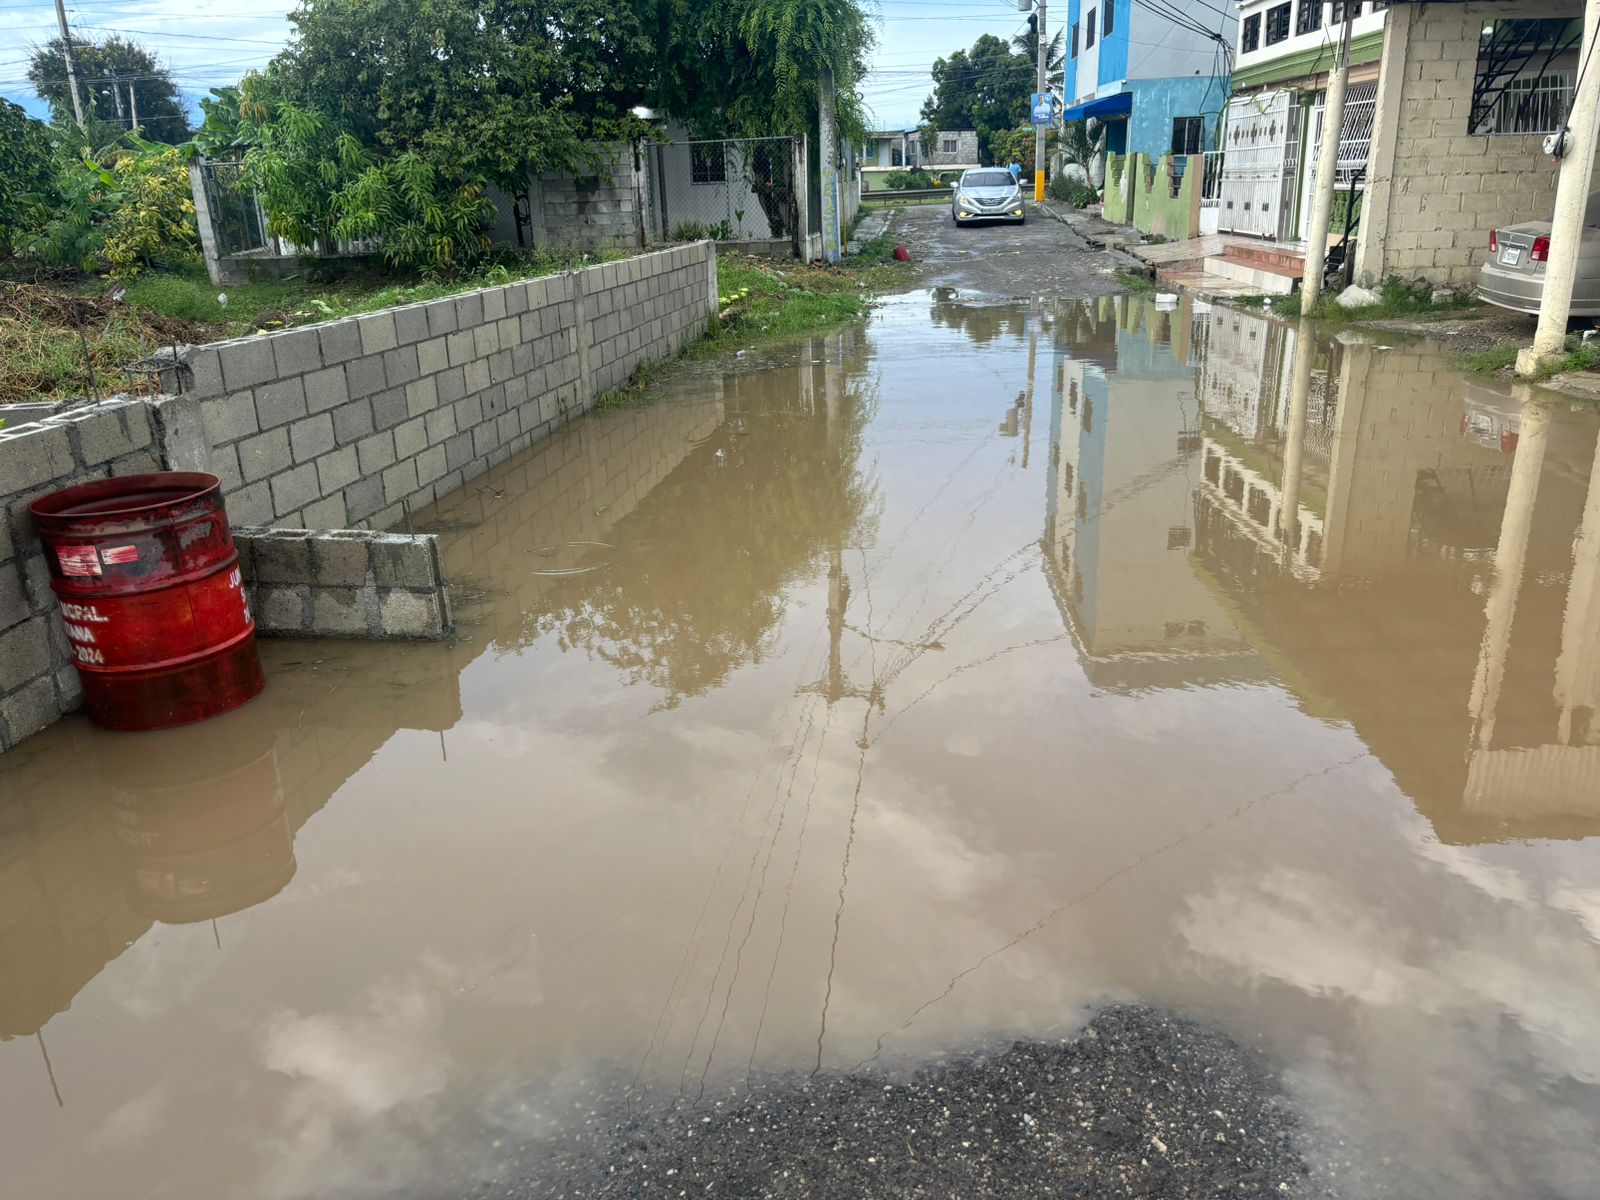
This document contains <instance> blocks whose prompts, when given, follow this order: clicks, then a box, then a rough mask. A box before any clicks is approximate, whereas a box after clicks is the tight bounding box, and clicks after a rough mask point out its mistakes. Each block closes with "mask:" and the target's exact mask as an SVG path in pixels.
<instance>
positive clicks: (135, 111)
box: [128, 83, 139, 129]
mask: <svg viewBox="0 0 1600 1200" xmlns="http://www.w3.org/2000/svg"><path fill="white" fill-rule="evenodd" d="M128 108H129V110H130V111H131V113H132V116H133V124H132V125H130V126H129V128H130V129H137V128H139V96H138V93H136V92H135V91H134V90H133V84H131V83H130V84H129V85H128Z"/></svg>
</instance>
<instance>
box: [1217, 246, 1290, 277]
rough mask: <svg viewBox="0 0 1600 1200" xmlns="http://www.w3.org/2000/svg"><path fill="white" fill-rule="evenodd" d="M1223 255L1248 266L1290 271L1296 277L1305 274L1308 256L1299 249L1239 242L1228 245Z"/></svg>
mask: <svg viewBox="0 0 1600 1200" xmlns="http://www.w3.org/2000/svg"><path fill="white" fill-rule="evenodd" d="M1222 257H1224V258H1226V259H1229V260H1230V261H1232V262H1236V263H1239V264H1240V265H1241V266H1246V267H1261V268H1264V269H1267V270H1275V271H1288V272H1291V273H1292V274H1293V275H1294V277H1295V278H1296V279H1299V278H1301V277H1302V276H1304V274H1305V269H1306V256H1305V254H1304V253H1302V252H1301V251H1299V250H1288V249H1284V248H1283V247H1280V246H1241V245H1238V244H1237V243H1233V244H1230V245H1228V246H1226V247H1225V248H1224V249H1223V251H1222Z"/></svg>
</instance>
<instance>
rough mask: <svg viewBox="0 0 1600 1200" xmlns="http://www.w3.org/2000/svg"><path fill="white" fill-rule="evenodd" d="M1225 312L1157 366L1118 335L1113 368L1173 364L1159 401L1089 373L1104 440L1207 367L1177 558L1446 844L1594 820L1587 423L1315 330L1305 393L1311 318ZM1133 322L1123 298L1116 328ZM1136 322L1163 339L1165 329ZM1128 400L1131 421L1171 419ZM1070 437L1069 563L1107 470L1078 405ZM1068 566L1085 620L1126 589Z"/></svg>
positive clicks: (1159, 432) (1198, 386) (1201, 376)
mask: <svg viewBox="0 0 1600 1200" xmlns="http://www.w3.org/2000/svg"><path fill="white" fill-rule="evenodd" d="M1218 315H1219V313H1218V312H1211V313H1204V312H1202V313H1200V314H1198V315H1195V316H1194V317H1193V320H1192V322H1191V328H1192V329H1193V331H1194V337H1193V340H1192V349H1191V351H1190V352H1189V357H1190V358H1191V359H1192V361H1186V360H1185V357H1184V356H1181V355H1177V354H1172V353H1169V354H1168V355H1167V363H1166V365H1165V367H1164V368H1160V369H1157V371H1155V372H1153V371H1152V368H1151V367H1150V365H1149V364H1148V363H1146V362H1145V360H1144V359H1143V358H1142V357H1141V356H1140V355H1139V354H1138V353H1134V352H1132V351H1131V350H1130V352H1129V353H1127V354H1124V353H1122V349H1123V347H1122V344H1121V342H1120V341H1119V343H1118V354H1117V362H1116V366H1117V367H1118V368H1119V369H1120V368H1121V366H1122V364H1124V363H1126V364H1128V365H1129V366H1130V367H1131V372H1132V374H1133V375H1135V376H1136V377H1141V376H1143V377H1148V376H1150V375H1151V374H1152V373H1159V370H1161V369H1164V370H1166V371H1168V372H1169V373H1170V374H1171V379H1170V380H1169V388H1168V391H1167V393H1166V395H1165V399H1164V401H1161V400H1159V399H1158V397H1157V396H1156V395H1154V394H1143V395H1141V393H1139V392H1138V391H1137V385H1136V388H1135V390H1134V391H1130V392H1127V393H1124V392H1122V391H1120V390H1119V389H1118V388H1117V387H1116V386H1115V384H1114V382H1113V381H1112V380H1109V379H1108V380H1106V381H1105V382H1104V383H1100V382H1095V381H1093V375H1094V372H1093V370H1092V369H1091V368H1089V367H1087V366H1086V367H1084V368H1082V369H1081V374H1082V375H1083V377H1084V380H1085V386H1086V387H1090V388H1092V389H1096V390H1098V391H1099V392H1100V393H1101V394H1102V395H1103V397H1104V399H1103V400H1102V402H1101V404H1102V408H1105V407H1109V408H1110V409H1111V410H1112V412H1111V413H1110V414H1109V415H1110V416H1111V418H1112V419H1111V421H1109V422H1107V425H1106V428H1107V429H1108V430H1109V431H1110V432H1109V434H1108V436H1111V437H1115V436H1117V433H1118V426H1117V423H1116V417H1117V415H1118V414H1117V411H1116V410H1117V409H1118V408H1119V406H1122V405H1123V404H1124V402H1123V400H1122V397H1123V396H1124V395H1127V396H1128V397H1130V399H1129V400H1128V401H1127V402H1126V407H1129V408H1135V409H1137V408H1139V407H1140V406H1141V405H1143V406H1144V407H1150V406H1153V405H1156V404H1158V403H1163V404H1164V407H1165V409H1166V410H1167V412H1166V415H1165V421H1166V423H1167V424H1168V425H1170V424H1172V423H1179V424H1186V423H1187V422H1188V421H1189V420H1191V418H1189V417H1188V416H1186V415H1184V414H1185V405H1186V404H1187V399H1186V397H1185V396H1184V394H1183V390H1182V389H1183V382H1184V380H1186V379H1187V380H1192V381H1193V386H1194V388H1195V393H1196V396H1197V398H1198V404H1199V408H1200V410H1201V415H1200V425H1201V428H1202V430H1203V435H1202V439H1201V451H1200V453H1201V470H1200V471H1199V473H1198V478H1197V479H1196V480H1192V481H1190V493H1191V496H1192V502H1193V511H1194V520H1193V524H1192V530H1193V538H1194V541H1193V545H1192V547H1191V548H1190V549H1189V550H1187V551H1186V552H1185V557H1186V558H1187V559H1188V563H1187V565H1188V567H1189V569H1190V570H1191V571H1192V572H1193V574H1194V576H1195V578H1196V579H1198V580H1200V581H1202V584H1203V586H1204V587H1205V588H1207V589H1209V590H1210V592H1211V593H1212V594H1214V595H1215V596H1216V597H1217V598H1218V601H1219V603H1220V604H1221V605H1222V606H1223V607H1224V608H1225V609H1226V611H1227V612H1228V613H1229V615H1230V618H1231V619H1232V621H1233V622H1234V627H1235V628H1236V629H1237V630H1238V631H1239V635H1240V636H1241V637H1242V638H1243V639H1245V640H1247V641H1248V642H1249V643H1250V644H1251V645H1253V646H1254V647H1255V648H1256V649H1257V651H1258V652H1259V653H1260V654H1261V656H1262V657H1263V658H1264V659H1266V660H1267V661H1268V662H1270V663H1271V664H1272V667H1273V669H1274V671H1276V673H1277V674H1278V675H1279V677H1280V678H1281V679H1282V680H1283V682H1284V683H1285V684H1286V685H1287V686H1289V687H1291V688H1292V689H1293V690H1294V691H1295V692H1296V693H1297V694H1298V696H1299V697H1300V700H1301V703H1302V705H1303V706H1304V707H1305V708H1306V709H1307V711H1308V712H1311V713H1314V714H1316V715H1318V716H1322V717H1325V718H1329V719H1337V720H1342V721H1346V722H1348V723H1350V724H1351V725H1352V726H1353V727H1354V728H1355V730H1356V731H1357V732H1358V734H1359V735H1360V736H1361V738H1362V739H1363V741H1364V742H1365V743H1366V745H1367V746H1368V747H1369V748H1370V749H1371V751H1372V752H1373V753H1374V754H1375V755H1376V756H1377V757H1378V758H1379V759H1381V760H1382V761H1383V763H1384V764H1385V765H1386V766H1387V767H1388V769H1389V770H1390V771H1392V772H1393V773H1394V776H1395V778H1396V780H1397V781H1398V782H1399V784H1400V786H1401V787H1402V788H1403V789H1404V790H1405V791H1406V792H1407V793H1408V794H1409V795H1411V796H1412V798H1413V799H1414V801H1415V802H1416V804H1417V805H1418V807H1419V808H1420V809H1421V810H1422V811H1423V812H1424V813H1425V814H1426V815H1427V816H1428V817H1429V818H1430V819H1431V820H1432V822H1433V824H1434V827H1435V829H1436V830H1437V831H1438V833H1439V835H1440V836H1441V837H1442V838H1444V839H1446V840H1449V841H1456V842H1468V841H1481V840H1488V839H1501V838H1506V837H1537V836H1559V837H1580V836H1589V835H1592V834H1596V833H1600V748H1597V747H1600V728H1597V722H1596V721H1595V718H1594V710H1595V706H1596V702H1597V700H1600V495H1597V492H1600V480H1597V479H1595V478H1594V477H1593V471H1594V459H1595V454H1594V450H1595V437H1596V426H1595V422H1594V421H1593V419H1592V418H1588V417H1583V416H1578V415H1574V414H1570V413H1565V412H1562V411H1552V410H1548V409H1545V408H1542V407H1540V406H1537V405H1531V406H1530V405H1527V404H1523V403H1521V402H1519V401H1518V400H1517V399H1515V398H1513V397H1511V396H1508V395H1506V394H1504V393H1503V392H1497V391H1496V390H1495V389H1494V388H1493V387H1492V386H1490V385H1486V384H1484V383H1481V382H1474V381H1471V380H1465V379H1463V378H1462V377H1461V376H1459V375H1458V374H1456V373H1455V372H1452V371H1451V370H1449V368H1448V366H1447V365H1446V364H1445V363H1444V362H1443V361H1442V359H1440V358H1439V357H1438V356H1435V355H1432V354H1429V353H1426V352H1421V353H1419V352H1416V351H1413V350H1408V351H1406V352H1404V353H1398V352H1395V351H1391V350H1388V349H1386V348H1383V347H1379V346H1373V345H1361V344H1352V345H1343V344H1339V343H1327V344H1322V345H1319V346H1317V347H1315V349H1314V352H1313V355H1312V357H1311V359H1309V360H1308V370H1307V373H1306V387H1305V388H1304V394H1303V395H1301V396H1299V397H1298V398H1297V397H1296V396H1295V395H1294V391H1295V388H1294V370H1293V363H1294V361H1295V358H1296V355H1295V339H1296V336H1297V331H1296V329H1295V328H1293V327H1290V326H1286V325H1284V324H1282V323H1280V322H1276V321H1272V320H1270V319H1267V318H1264V317H1258V316H1255V315H1253V314H1249V313H1238V312H1226V313H1222V314H1221V315H1222V319H1221V320H1220V321H1219V320H1218ZM1131 324H1132V323H1131V322H1130V321H1129V320H1128V319H1127V316H1126V314H1125V313H1124V314H1123V315H1122V317H1121V320H1120V322H1119V329H1120V331H1121V335H1124V336H1125V335H1126V333H1127V331H1128V329H1129V327H1130V325H1131ZM1142 329H1143V333H1144V335H1145V336H1144V342H1145V345H1146V347H1147V348H1148V349H1149V350H1152V351H1153V350H1157V349H1159V348H1161V347H1163V346H1166V345H1168V344H1170V343H1171V342H1172V338H1171V337H1170V334H1169V333H1167V332H1166V331H1164V330H1162V329H1161V328H1160V327H1159V326H1151V325H1150V324H1149V323H1144V324H1143V326H1142ZM1065 352H1066V353H1067V354H1070V353H1072V347H1070V346H1068V347H1067V348H1066V351H1065ZM1073 378H1074V374H1073V372H1071V371H1069V372H1068V374H1067V380H1068V384H1069V385H1070V383H1071V381H1072V379H1073ZM1065 390H1066V402H1067V404H1068V405H1070V400H1071V395H1072V392H1071V388H1070V386H1068V387H1067V388H1066V389H1065ZM1135 396H1138V397H1140V398H1139V399H1133V397H1135ZM1099 415H1100V414H1099V412H1097V413H1096V418H1097V419H1098V417H1099ZM1134 416H1135V418H1136V419H1135V420H1134V421H1133V422H1132V423H1131V424H1130V426H1129V427H1128V428H1129V430H1130V436H1132V434H1131V430H1136V429H1150V430H1153V431H1156V432H1155V433H1154V434H1153V435H1152V436H1153V437H1163V436H1165V434H1167V433H1169V432H1170V430H1169V429H1166V428H1164V427H1163V428H1158V427H1159V426H1160V425H1161V422H1160V421H1159V420H1157V419H1156V418H1154V417H1152V416H1150V415H1149V414H1146V413H1142V412H1136V413H1135V414H1134ZM1057 434H1058V445H1059V446H1060V447H1061V452H1062V459H1063V462H1064V463H1070V464H1071V468H1072V469H1071V470H1065V469H1064V470H1062V471H1061V472H1060V476H1059V478H1058V479H1057V480H1056V481H1055V484H1056V487H1055V489H1054V490H1053V492H1052V496H1051V501H1050V510H1051V515H1052V522H1053V528H1054V529H1055V530H1056V541H1057V543H1058V546H1059V553H1058V554H1057V555H1056V557H1057V558H1058V559H1064V558H1065V556H1066V555H1069V554H1070V555H1071V556H1072V557H1073V558H1074V559H1077V560H1081V559H1083V557H1084V538H1085V530H1084V528H1083V527H1082V525H1081V524H1080V525H1078V526H1072V525H1068V526H1066V527H1065V529H1064V533H1063V527H1062V525H1061V520H1060V514H1061V513H1062V512H1067V511H1071V510H1070V505H1071V504H1072V503H1073V502H1076V503H1078V504H1081V505H1084V506H1085V507H1086V509H1087V510H1088V511H1089V512H1093V511H1095V510H1096V508H1097V507H1099V506H1100V505H1101V504H1103V499H1104V498H1103V496H1101V495H1097V494H1096V493H1095V492H1094V491H1093V490H1092V489H1093V484H1092V483H1091V485H1090V487H1091V492H1090V495H1089V496H1088V497H1087V498H1085V497H1083V496H1081V495H1078V496H1071V495H1069V492H1070V490H1071V488H1072V486H1073V485H1074V484H1077V485H1078V487H1079V488H1080V489H1081V487H1082V477H1083V474H1084V472H1085V464H1086V463H1087V464H1088V468H1089V471H1090V473H1091V474H1093V473H1094V472H1096V471H1101V470H1102V468H1101V467H1100V466H1099V465H1098V462H1099V460H1098V459H1096V457H1095V455H1096V454H1097V453H1099V452H1098V451H1096V450H1095V449H1094V448H1093V447H1092V446H1091V445H1090V444H1089V443H1087V442H1086V441H1085V440H1084V438H1083V436H1082V431H1081V430H1080V429H1078V428H1077V427H1076V426H1074V425H1073V424H1072V423H1071V421H1070V420H1069V421H1066V422H1064V423H1063V425H1062V427H1061V429H1060V430H1058V431H1057ZM1146 459H1147V462H1149V463H1154V462H1155V461H1156V456H1155V455H1154V453H1153V452H1149V451H1147V452H1146ZM1102 473H1103V472H1102ZM1291 500H1292V501H1293V503H1294V512H1293V513H1292V514H1291V513H1288V512H1286V511H1285V509H1286V506H1287V505H1288V504H1289V503H1290V502H1291ZM1291 517H1293V519H1290V518H1291ZM1102 536H1103V535H1102ZM1126 536H1127V537H1128V538H1129V539H1130V540H1131V539H1132V538H1134V537H1136V536H1137V535H1136V534H1135V533H1134V532H1133V531H1131V530H1129V531H1126ZM1181 536H1182V535H1181V534H1175V537H1177V538H1181ZM1092 558H1093V555H1091V559H1092ZM1138 569H1140V570H1142V571H1143V578H1144V579H1145V580H1147V581H1148V585H1149V587H1150V588H1151V589H1152V590H1165V589H1166V588H1167V587H1168V586H1170V585H1171V583H1172V579H1173V575H1172V573H1171V572H1168V571H1166V570H1164V569H1163V568H1162V567H1161V565H1160V564H1159V562H1158V560H1157V558H1156V556H1154V555H1146V556H1145V560H1144V562H1143V564H1142V565H1141V566H1140V567H1139V568H1138ZM1072 582H1073V584H1074V585H1076V586H1080V587H1082V588H1083V596H1082V597H1081V598H1080V597H1077V596H1076V595H1073V603H1074V605H1075V606H1076V607H1075V608H1074V610H1073V612H1074V615H1077V614H1080V613H1093V614H1094V616H1095V618H1096V620H1099V621H1103V614H1102V613H1100V612H1095V611H1094V608H1093V605H1092V604H1091V603H1090V600H1091V599H1093V600H1094V601H1095V602H1097V603H1098V604H1099V605H1100V606H1101V608H1102V609H1103V608H1104V606H1105V605H1107V604H1108V603H1113V604H1119V605H1120V604H1123V603H1124V601H1123V600H1122V596H1123V595H1124V594H1125V593H1126V592H1127V591H1128V590H1129V589H1127V588H1124V589H1122V591H1107V590H1106V589H1104V588H1100V589H1098V590H1096V589H1094V588H1092V587H1091V586H1090V585H1091V584H1093V583H1095V582H1096V580H1094V579H1093V578H1091V577H1089V576H1088V575H1087V574H1086V575H1085V576H1084V578H1083V579H1082V580H1081V581H1080V580H1076V579H1074V580H1072ZM1130 611H1132V612H1138V611H1140V610H1139V608H1138V606H1137V605H1136V604H1135V605H1133V606H1131V608H1130ZM1089 628H1090V627H1089V625H1088V623H1087V622H1082V629H1081V630H1080V632H1082V634H1083V636H1084V640H1085V642H1086V643H1087V642H1089V640H1090V635H1089ZM1092 657H1093V655H1091V658H1092Z"/></svg>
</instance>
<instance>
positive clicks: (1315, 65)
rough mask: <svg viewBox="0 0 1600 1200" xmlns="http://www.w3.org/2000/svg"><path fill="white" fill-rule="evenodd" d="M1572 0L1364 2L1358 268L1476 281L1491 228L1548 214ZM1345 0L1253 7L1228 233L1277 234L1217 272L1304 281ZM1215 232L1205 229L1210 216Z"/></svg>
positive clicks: (1347, 210) (1345, 130)
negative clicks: (1545, 147)
mask: <svg viewBox="0 0 1600 1200" xmlns="http://www.w3.org/2000/svg"><path fill="white" fill-rule="evenodd" d="M1578 11H1579V6H1578V5H1577V4H1576V3H1573V2H1571V0H1507V2H1503V3H1498V4H1460V3H1441V4H1421V3H1415V2H1411V0H1393V2H1391V0H1356V2H1355V3H1353V4H1351V6H1350V17H1351V31H1350V32H1351V41H1350V76H1349V88H1348V90H1347V92H1346V98H1345V111H1344V118H1343V121H1342V124H1341V128H1340V130H1339V153H1338V160H1337V169H1336V172H1335V175H1334V187H1335V193H1334V203H1333V220H1332V223H1331V226H1330V232H1329V242H1330V247H1338V246H1339V244H1340V243H1341V242H1345V241H1347V233H1348V242H1349V243H1350V244H1348V245H1347V246H1346V247H1345V251H1344V252H1345V253H1346V254H1347V255H1351V256H1353V262H1354V273H1355V276H1356V278H1357V279H1359V280H1365V281H1367V282H1371V281H1373V280H1375V279H1381V278H1384V277H1386V276H1389V275H1401V276H1403V277H1405V278H1412V277H1415V276H1422V277H1425V278H1429V279H1434V280H1437V281H1440V282H1451V283H1456V284H1467V283H1470V282H1471V281H1472V280H1473V279H1474V278H1475V275H1476V270H1477V264H1478V263H1480V262H1481V261H1482V258H1483V256H1484V254H1485V253H1486V252H1487V247H1488V237H1489V230H1491V229H1493V228H1495V227H1496V226H1497V225H1502V224H1512V223H1515V222H1518V221H1527V220H1541V219H1547V217H1548V214H1549V209H1550V204H1551V202H1552V201H1551V197H1552V196H1553V194H1554V177H1555V170H1554V167H1553V165H1552V164H1551V162H1550V160H1549V158H1548V156H1547V155H1545V154H1544V153H1543V151H1542V142H1543V138H1544V135H1546V134H1548V133H1551V132H1553V131H1555V130H1556V129H1558V128H1561V126H1562V125H1563V124H1564V122H1565V121H1566V116H1567V109H1568V105H1569V103H1570V98H1571V95H1572V91H1573V87H1574V84H1575V81H1576V77H1577V75H1578V74H1579V71H1580V65H1579V55H1578V46H1579V42H1580V38H1581V34H1582V21H1581V19H1579V18H1578V15H1577V14H1578ZM1345 15H1346V12H1345V4H1344V3H1341V2H1339V0H1333V2H1331V3H1330V2H1329V0H1242V2H1241V3H1240V5H1239V25H1238V52H1237V57H1236V60H1235V61H1236V68H1235V71H1234V76H1233V93H1234V94H1233V98H1232V99H1231V100H1230V101H1229V103H1228V110H1227V121H1226V128H1225V130H1224V134H1223V138H1222V151H1223V154H1222V159H1223V162H1222V168H1221V172H1220V179H1221V182H1220V187H1219V189H1218V193H1217V194H1216V195H1215V196H1213V197H1209V198H1208V201H1207V203H1210V204H1213V205H1215V217H1214V219H1215V225H1214V226H1213V228H1216V229H1218V230H1220V231H1221V232H1223V233H1231V234H1242V235H1247V236H1250V237H1254V238H1260V239H1264V240H1266V241H1269V242H1272V243H1274V246H1273V247H1272V248H1271V249H1270V250H1268V249H1263V250H1261V251H1260V252H1256V251H1252V250H1251V249H1250V248H1249V247H1230V248H1229V249H1228V250H1227V251H1226V252H1225V253H1224V254H1223V255H1222V256H1215V257H1212V258H1208V259H1207V262H1206V270H1207V271H1208V272H1209V273H1211V274H1215V275H1221V276H1224V277H1226V278H1229V279H1232V280H1235V281H1238V282H1243V283H1248V284H1249V285H1250V286H1252V287H1255V288H1259V289H1260V290H1263V291H1277V292H1288V291H1290V290H1291V289H1292V288H1293V287H1294V284H1295V281H1296V280H1298V279H1299V278H1300V277H1301V276H1302V275H1303V273H1304V270H1305V262H1306V259H1307V258H1308V257H1310V256H1312V255H1313V254H1315V256H1316V257H1317V258H1318V259H1320V258H1321V257H1322V255H1323V254H1324V253H1326V252H1327V249H1328V248H1326V247H1325V248H1319V249H1318V250H1317V251H1313V250H1312V249H1311V248H1309V247H1307V246H1306V245H1305V238H1306V234H1307V230H1308V228H1309V225H1310V210H1311V196H1312V192H1313V188H1314V187H1315V184H1316V172H1315V166H1316V160H1317V147H1318V145H1319V144H1320V142H1321V139H1322V113H1323V105H1324V100H1325V96H1326V90H1327V86H1328V81H1329V75H1330V72H1331V70H1332V68H1333V66H1334V60H1335V47H1336V46H1337V44H1338V41H1339V38H1340V35H1341V32H1342V28H1341V27H1342V24H1343V22H1344V19H1345ZM1203 227H1204V225H1203Z"/></svg>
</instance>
